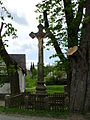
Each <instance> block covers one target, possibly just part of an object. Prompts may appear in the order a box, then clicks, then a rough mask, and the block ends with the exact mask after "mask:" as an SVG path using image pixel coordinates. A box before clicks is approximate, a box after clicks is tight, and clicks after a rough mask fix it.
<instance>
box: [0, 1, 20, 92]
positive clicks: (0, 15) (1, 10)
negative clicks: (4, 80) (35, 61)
mask: <svg viewBox="0 0 90 120" xmlns="http://www.w3.org/2000/svg"><path fill="white" fill-rule="evenodd" d="M6 18H8V19H13V18H12V16H11V14H10V13H9V12H8V11H7V9H6V8H5V7H4V5H3V2H2V0H0V22H1V27H0V56H1V57H2V58H3V60H4V62H5V64H6V66H7V72H8V77H9V80H10V86H11V94H17V93H20V89H19V75H18V65H17V63H16V62H15V61H14V60H12V58H11V57H10V56H9V54H8V53H7V51H6V49H5V46H7V44H6V42H7V40H6V37H7V36H12V38H16V37H17V35H16V29H14V27H13V26H12V24H11V23H7V22H6Z"/></svg>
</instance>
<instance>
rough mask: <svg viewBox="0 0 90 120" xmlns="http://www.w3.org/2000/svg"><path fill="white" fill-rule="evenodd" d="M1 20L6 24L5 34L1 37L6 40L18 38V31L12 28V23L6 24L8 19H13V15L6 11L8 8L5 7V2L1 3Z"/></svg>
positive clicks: (4, 27)
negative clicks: (6, 38)
mask: <svg viewBox="0 0 90 120" xmlns="http://www.w3.org/2000/svg"><path fill="white" fill-rule="evenodd" d="M0 12H1V14H0V19H1V22H2V23H4V26H3V32H2V33H3V34H2V35H1V37H2V38H5V37H7V36H12V38H13V39H14V38H16V37H17V34H16V32H17V30H16V29H15V28H14V27H13V26H12V24H11V23H7V22H6V18H8V19H11V20H12V19H13V17H12V16H11V13H9V12H8V10H7V9H6V7H4V5H3V2H2V1H0Z"/></svg>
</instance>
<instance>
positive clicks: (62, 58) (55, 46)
mask: <svg viewBox="0 0 90 120" xmlns="http://www.w3.org/2000/svg"><path fill="white" fill-rule="evenodd" d="M43 18H44V24H45V25H44V26H45V30H48V32H49V33H51V31H50V29H49V23H48V18H47V11H46V10H45V11H44V12H43ZM49 38H51V40H52V43H53V46H54V48H55V51H56V53H57V55H58V57H59V59H60V60H61V61H62V62H63V63H64V62H66V60H67V59H66V58H65V56H64V54H63V53H62V51H61V48H60V46H59V44H58V42H57V40H56V38H55V36H54V35H53V34H52V33H51V35H50V37H49Z"/></svg>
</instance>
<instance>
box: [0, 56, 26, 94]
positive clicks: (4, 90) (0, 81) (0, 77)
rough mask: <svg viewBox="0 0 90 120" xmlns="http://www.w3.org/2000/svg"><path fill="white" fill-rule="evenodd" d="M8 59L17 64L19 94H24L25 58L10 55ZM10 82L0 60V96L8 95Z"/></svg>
mask: <svg viewBox="0 0 90 120" xmlns="http://www.w3.org/2000/svg"><path fill="white" fill-rule="evenodd" d="M10 57H11V58H12V59H13V60H14V61H15V62H16V63H17V64H18V66H19V69H18V74H19V86H20V92H21V93H23V92H25V75H26V58H25V54H10ZM10 93H11V90H10V80H9V79H8V74H7V70H6V65H5V62H4V61H3V59H1V58H0V94H10Z"/></svg>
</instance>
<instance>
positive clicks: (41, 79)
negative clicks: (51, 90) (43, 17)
mask: <svg viewBox="0 0 90 120" xmlns="http://www.w3.org/2000/svg"><path fill="white" fill-rule="evenodd" d="M37 27H38V29H39V30H38V32H37V33H33V32H31V33H30V34H29V35H30V37H31V38H33V39H34V38H35V37H36V38H37V39H38V81H37V86H36V93H38V94H45V93H46V92H45V90H46V88H45V85H44V68H43V67H44V63H43V38H46V37H49V36H50V33H44V32H43V29H44V27H43V25H42V24H39V25H38V26H37Z"/></svg>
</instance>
